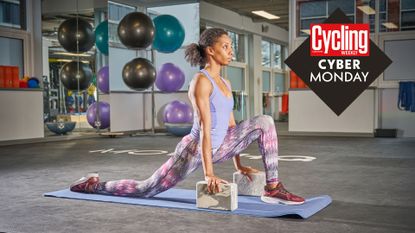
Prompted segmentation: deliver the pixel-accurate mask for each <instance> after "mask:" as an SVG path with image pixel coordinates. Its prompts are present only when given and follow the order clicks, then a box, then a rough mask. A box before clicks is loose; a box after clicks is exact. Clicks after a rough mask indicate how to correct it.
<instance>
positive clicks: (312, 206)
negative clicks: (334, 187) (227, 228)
mask: <svg viewBox="0 0 415 233" xmlns="http://www.w3.org/2000/svg"><path fill="white" fill-rule="evenodd" d="M43 195H44V196H45V197H57V198H70V199H77V200H90V201H98V202H111V203H122V204H130V205H144V206H155V207H165V208H176V209H187V210H198V211H209V212H214V213H222V214H236V215H248V216H256V217H266V218H274V217H280V216H284V215H297V216H299V217H301V218H304V219H306V218H308V217H310V216H312V215H314V214H316V213H317V212H319V211H320V210H322V209H324V208H325V207H326V206H328V205H329V204H330V203H331V201H332V200H331V197H330V196H327V195H323V196H317V197H312V198H307V199H306V201H305V202H304V204H302V205H280V204H267V203H264V202H262V201H261V199H260V198H259V197H249V196H238V209H236V210H235V211H223V210H212V209H201V208H197V207H196V191H195V190H186V189H176V188H172V189H169V190H167V191H165V192H162V193H160V194H158V195H156V196H154V197H153V198H131V197H119V196H108V195H97V194H85V193H76V192H71V191H70V190H69V189H64V190H60V191H56V192H49V193H45V194H43Z"/></svg>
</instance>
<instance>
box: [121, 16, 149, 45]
mask: <svg viewBox="0 0 415 233" xmlns="http://www.w3.org/2000/svg"><path fill="white" fill-rule="evenodd" d="M117 32H118V37H119V38H120V41H121V43H123V44H124V45H125V46H126V47H128V48H134V49H144V48H147V47H148V46H149V45H151V43H152V42H153V39H154V25H153V22H152V21H151V18H150V17H148V16H147V15H146V14H144V13H141V12H132V13H129V14H127V15H126V16H124V18H122V20H121V21H120V23H119V24H118V29H117Z"/></svg>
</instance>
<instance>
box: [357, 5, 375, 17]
mask: <svg viewBox="0 0 415 233" xmlns="http://www.w3.org/2000/svg"><path fill="white" fill-rule="evenodd" d="M357 8H359V10H361V11H363V13H365V14H367V15H374V14H376V11H375V10H374V9H373V8H372V7H370V6H369V5H364V6H358V7H357Z"/></svg>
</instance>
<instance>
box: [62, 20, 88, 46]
mask: <svg viewBox="0 0 415 233" xmlns="http://www.w3.org/2000/svg"><path fill="white" fill-rule="evenodd" d="M77 21H78V30H76V28H77V26H76V24H77ZM58 40H59V43H60V44H61V45H62V47H63V48H64V49H65V50H66V51H68V52H71V53H78V51H79V52H86V51H88V50H90V49H91V48H92V46H93V45H94V42H95V36H94V30H93V29H92V26H91V24H89V23H88V22H87V21H85V20H83V19H79V18H72V19H68V20H65V21H64V22H63V23H61V25H60V26H59V29H58ZM77 40H78V41H79V47H77V45H76V41H77Z"/></svg>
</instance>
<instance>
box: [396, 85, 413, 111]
mask: <svg viewBox="0 0 415 233" xmlns="http://www.w3.org/2000/svg"><path fill="white" fill-rule="evenodd" d="M398 109H399V110H401V111H411V112H415V82H399V96H398Z"/></svg>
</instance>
